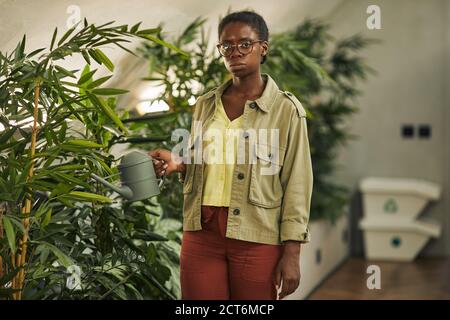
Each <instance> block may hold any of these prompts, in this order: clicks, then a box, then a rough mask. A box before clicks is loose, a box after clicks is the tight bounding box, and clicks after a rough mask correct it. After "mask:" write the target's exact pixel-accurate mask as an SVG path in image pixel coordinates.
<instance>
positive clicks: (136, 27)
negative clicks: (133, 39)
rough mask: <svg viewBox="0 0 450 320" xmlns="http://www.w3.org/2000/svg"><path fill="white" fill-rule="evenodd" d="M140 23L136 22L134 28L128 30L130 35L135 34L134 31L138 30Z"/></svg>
mask: <svg viewBox="0 0 450 320" xmlns="http://www.w3.org/2000/svg"><path fill="white" fill-rule="evenodd" d="M141 23H142V22H138V23H136V24H135V25H134V26H132V27H131V29H130V33H136V31H137V30H138V29H139V26H140V25H141Z"/></svg>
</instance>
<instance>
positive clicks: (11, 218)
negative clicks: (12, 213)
mask: <svg viewBox="0 0 450 320" xmlns="http://www.w3.org/2000/svg"><path fill="white" fill-rule="evenodd" d="M8 219H9V221H10V222H12V223H13V224H14V225H15V226H16V227H17V228H18V229H19V230H20V232H21V233H22V234H27V231H26V230H25V227H24V226H23V224H22V221H20V220H19V219H18V218H14V217H10V218H8Z"/></svg>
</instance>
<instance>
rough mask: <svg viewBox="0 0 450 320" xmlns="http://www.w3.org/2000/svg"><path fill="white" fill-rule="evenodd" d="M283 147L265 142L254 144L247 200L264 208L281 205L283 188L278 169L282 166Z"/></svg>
mask: <svg viewBox="0 0 450 320" xmlns="http://www.w3.org/2000/svg"><path fill="white" fill-rule="evenodd" d="M284 153H285V149H284V148H280V147H275V146H269V145H265V144H255V149H254V157H253V158H252V157H250V160H251V161H252V162H251V164H250V166H251V177H250V190H249V195H248V197H249V202H250V203H252V204H254V205H257V206H260V207H264V208H275V207H279V206H280V205H281V201H282V198H283V188H282V187H281V181H280V171H281V168H282V166H283V161H284Z"/></svg>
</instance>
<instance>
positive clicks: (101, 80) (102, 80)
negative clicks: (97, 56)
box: [87, 75, 112, 89]
mask: <svg viewBox="0 0 450 320" xmlns="http://www.w3.org/2000/svg"><path fill="white" fill-rule="evenodd" d="M111 77H112V75H111V76H106V77H102V78H99V79H97V80H95V81H92V83H90V84H89V85H88V86H87V89H92V88H96V87H98V86H101V85H102V84H103V83H105V82H106V81H108V80H109V79H110V78H111Z"/></svg>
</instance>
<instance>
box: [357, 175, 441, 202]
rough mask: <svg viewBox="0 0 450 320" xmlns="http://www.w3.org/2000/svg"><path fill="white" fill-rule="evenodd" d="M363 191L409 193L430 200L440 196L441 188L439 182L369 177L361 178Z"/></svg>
mask: <svg viewBox="0 0 450 320" xmlns="http://www.w3.org/2000/svg"><path fill="white" fill-rule="evenodd" d="M360 190H361V191H362V192H363V193H377V194H409V195H415V196H419V197H423V198H426V199H430V200H437V199H439V197H440V193H441V188H440V187H439V185H438V184H437V183H434V182H430V181H426V180H420V179H411V178H386V177H367V178H364V179H362V180H361V183H360Z"/></svg>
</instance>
